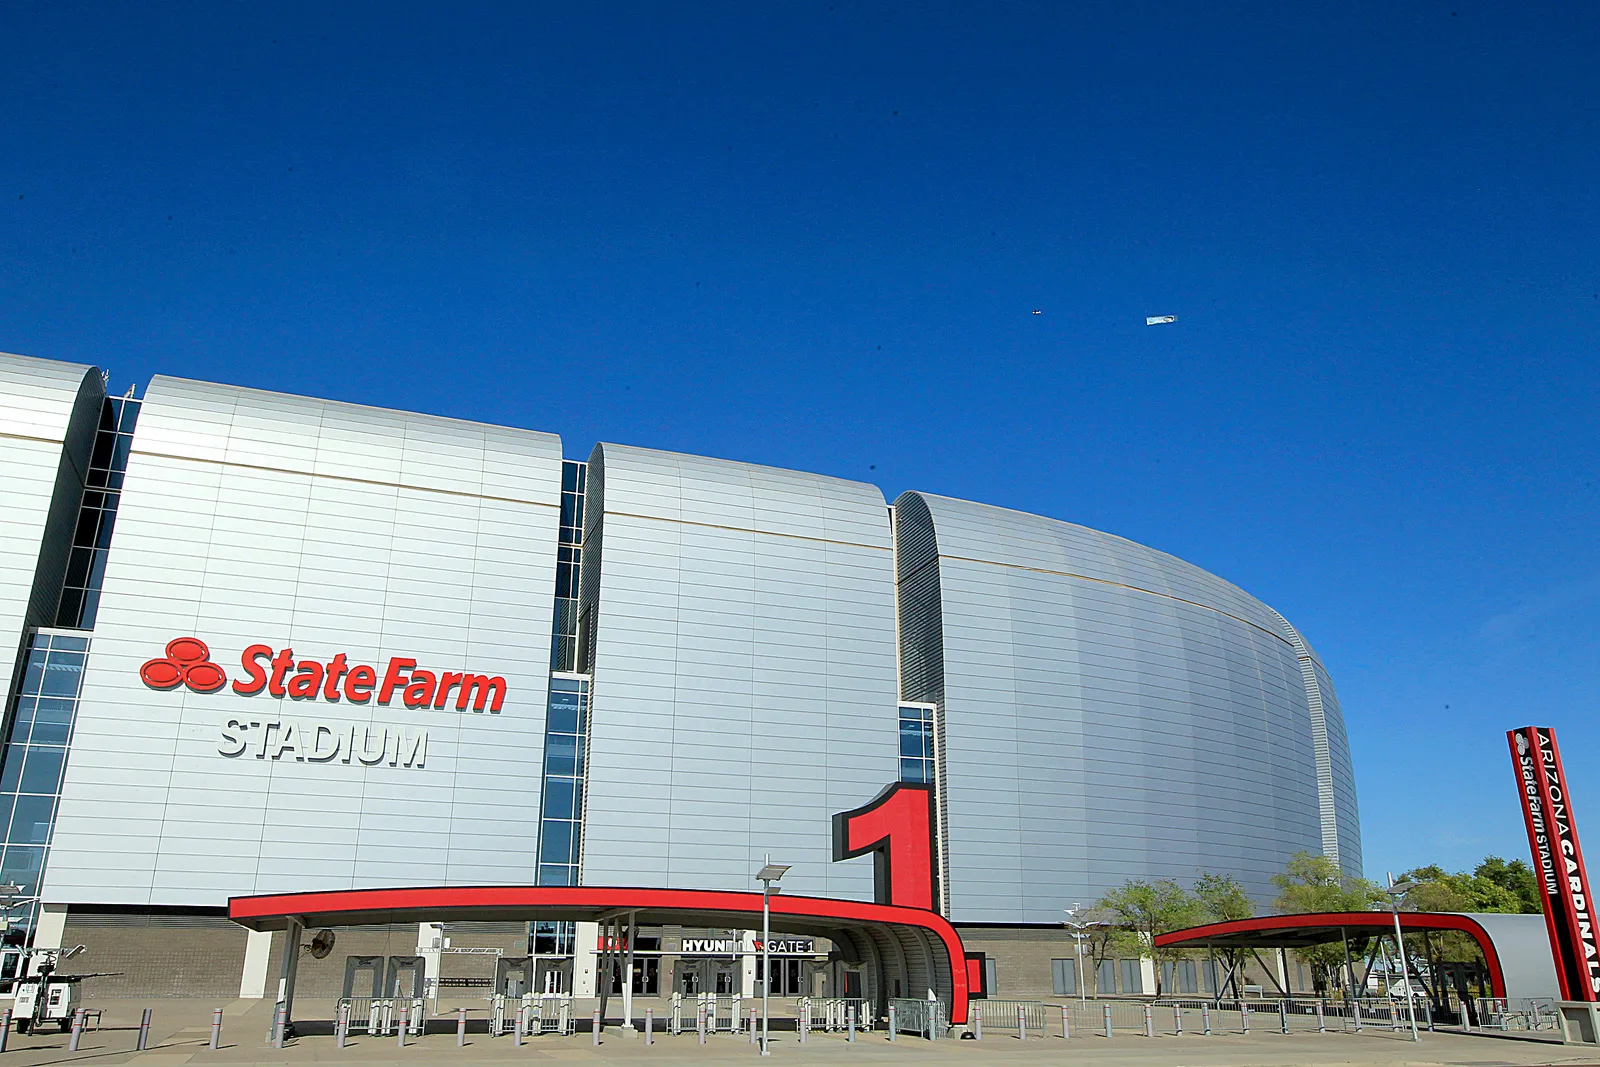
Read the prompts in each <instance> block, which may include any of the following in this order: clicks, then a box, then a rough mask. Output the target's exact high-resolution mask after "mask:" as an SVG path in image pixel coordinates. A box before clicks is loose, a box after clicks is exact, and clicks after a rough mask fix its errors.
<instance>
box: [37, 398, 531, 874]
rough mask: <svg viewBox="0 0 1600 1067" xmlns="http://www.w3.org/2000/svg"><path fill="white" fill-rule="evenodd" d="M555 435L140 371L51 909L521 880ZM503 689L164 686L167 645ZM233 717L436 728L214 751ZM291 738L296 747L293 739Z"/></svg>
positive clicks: (60, 823)
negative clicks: (152, 680)
mask: <svg viewBox="0 0 1600 1067" xmlns="http://www.w3.org/2000/svg"><path fill="white" fill-rule="evenodd" d="M560 480H561V446H560V441H559V439H558V438H556V437H554V436H553V435H549V434H539V433H534V432H531V431H526V430H514V429H509V428H504V427H496V426H487V425H484V424H481V423H471V422H462V421H456V420H451V419H441V418H436V417H433V416H427V415H418V414H412V413H408V412H397V411H385V410H382V409H377V408H367V407H359V406H356V405H350V404H340V403H335V402H331V401H322V400H315V399H309V398H305V397H296V396H287V395H283V394H276V393H263V392H259V391H256V390H250V389H240V388H234V387H229V386H222V385H211V384H207V383H202V382H191V381H185V380H181V379H173V378H164V377H158V378H156V379H155V380H154V381H153V382H152V383H151V385H150V388H149V390H148V392H147V394H146V398H145V402H144V404H143V407H142V410H141V414H140V418H139V423H138V428H137V431H136V433H135V436H134V441H133V450H132V454H131V458H130V460H129V462H128V469H127V477H126V481H125V485H124V490H123V495H122V501H121V506H120V508H119V511H118V517H117V527H116V543H115V548H114V551H113V552H112V553H111V554H110V559H109V563H108V566H107V570H106V576H105V584H104V592H103V596H102V600H101V606H100V613H99V618H98V620H97V622H96V626H95V639H94V653H93V655H92V656H91V657H90V660H89V663H88V668H87V672H86V675H85V680H84V685H83V695H82V706H81V709H80V711H79V713H78V719H77V725H76V727H75V734H74V738H73V745H72V755H71V759H70V760H69V761H68V764H67V771H66V779H65V785H64V790H63V797H62V801H61V806H60V813H59V816H58V820H57V824H56V829H55V837H54V845H53V848H52V853H51V857H50V863H49V868H48V871H47V873H46V877H45V895H46V899H49V900H52V901H59V902H64V903H79V902H85V903H115V904H171V905H214V904H219V903H223V902H225V901H226V899H227V898H228V896H230V895H232V894H244V893H260V892H274V891H282V890H288V889H295V890H306V889H319V888H320V889H341V888H352V887H357V886H363V887H365V886H384V885H417V884H440V883H443V884H458V885H459V884H484V883H494V884H504V883H508V882H519V881H525V880H527V878H528V877H529V876H530V872H532V871H533V869H534V862H533V860H534V857H533V850H534V843H535V842H536V841H537V838H538V815H539V784H540V781H541V763H542V759H543V737H544V718H545V697H546V692H547V688H548V679H549V671H548V665H549V640H550V636H549V635H550V626H551V611H552V603H553V599H554V597H553V594H554V582H555V569H556V568H555V553H556V531H557V526H558V518H559V507H558V505H559V495H560V484H561V481H560ZM181 636H194V637H198V638H200V639H201V640H202V641H205V642H206V643H207V644H208V645H209V646H210V647H211V650H212V658H213V659H214V661H216V662H217V663H219V664H221V665H222V666H223V668H224V669H225V670H227V671H228V673H229V676H230V677H232V678H238V677H240V674H241V668H240V655H241V652H242V651H243V649H244V648H245V647H247V646H249V645H252V644H255V643H258V642H259V643H262V644H268V645H270V646H271V647H273V648H275V649H281V648H285V647H290V648H293V650H294V652H295V656H296V658H297V659H305V660H310V661H317V662H320V663H327V662H328V661H329V660H330V659H331V657H332V656H333V655H334V654H335V653H339V652H343V653H346V654H347V655H348V657H349V661H350V662H351V663H365V664H371V665H373V666H375V667H376V668H377V669H378V670H379V671H382V670H383V669H384V668H385V666H386V665H387V663H388V661H389V659H390V657H408V658H413V659H415V660H416V661H417V664H418V666H419V667H421V668H423V669H428V670H432V671H436V672H442V671H458V672H460V671H469V672H474V673H483V674H486V675H499V676H502V677H504V678H505V679H506V683H507V695H506V698H505V703H504V707H503V710H502V712H501V713H500V714H488V713H486V712H485V713H477V712H473V711H471V710H468V711H466V712H458V711H457V710H456V709H455V707H454V704H453V703H452V704H451V705H449V706H447V708H444V709H434V708H427V709H423V708H405V707H403V706H402V705H401V700H400V699H399V698H398V697H396V698H395V699H394V700H392V702H391V703H389V704H388V705H380V704H379V703H378V702H377V700H376V699H372V700H370V701H369V702H368V703H365V704H362V703H352V702H350V701H348V700H344V699H340V700H337V701H334V700H328V699H314V700H310V699H308V700H291V699H288V698H283V699H278V698H273V697H271V696H270V695H268V694H267V693H266V692H262V693H260V694H257V695H254V696H246V695H241V694H237V693H235V692H233V691H232V690H231V688H229V687H224V688H222V689H220V690H218V691H216V692H211V693H196V692H190V691H187V690H185V689H183V688H181V687H180V688H178V689H174V690H170V691H157V690H153V689H150V688H148V687H146V686H145V685H143V684H142V683H141V682H140V680H139V668H140V666H141V664H143V663H144V662H145V661H147V660H149V659H152V658H154V657H158V656H160V655H161V654H162V651H163V649H164V647H165V645H166V643H167V642H168V641H170V640H172V639H173V638H175V637H181ZM230 718H233V719H237V720H239V721H241V722H245V723H251V722H254V723H255V724H256V726H255V727H252V729H254V730H255V731H256V734H255V735H252V736H258V735H260V736H264V731H265V724H267V723H269V722H278V721H298V722H301V723H308V722H309V723H323V724H332V725H331V727H330V729H338V730H343V729H345V728H347V727H354V728H356V729H358V730H363V731H364V730H365V728H366V727H368V726H369V725H370V726H372V727H373V728H374V729H376V730H378V731H380V734H379V736H393V735H392V734H389V735H384V734H382V733H381V731H384V730H393V731H395V732H398V731H400V730H407V731H411V732H413V735H414V733H415V731H417V730H419V729H426V730H427V732H428V735H429V740H428V748H427V752H426V756H425V761H424V765H423V766H411V767H404V766H391V765H390V764H389V763H388V762H387V761H383V762H380V763H378V764H376V765H370V766H363V765H362V764H361V763H360V762H359V761H352V762H349V763H346V762H344V761H343V760H332V761H327V762H314V761H311V760H304V761H302V760H300V759H297V758H295V757H296V755H297V754H299V753H291V754H289V755H287V756H284V757H283V758H278V759H272V758H257V754H256V753H257V750H256V749H255V747H254V746H252V747H251V749H250V751H248V752H246V753H242V754H240V755H238V756H236V757H233V758H230V757H228V756H226V755H223V754H222V753H221V752H220V751H219V749H220V745H221V741H222V737H221V730H222V728H223V727H224V726H225V725H226V724H227V723H228V722H229V720H230ZM302 751H303V750H302Z"/></svg>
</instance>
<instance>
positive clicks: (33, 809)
mask: <svg viewBox="0 0 1600 1067" xmlns="http://www.w3.org/2000/svg"><path fill="white" fill-rule="evenodd" d="M55 807H56V798H55V797H30V796H19V797H18V798H17V808H16V811H15V812H14V813H13V814H12V816H11V835H10V836H9V837H8V838H7V840H8V841H9V842H11V843H13V844H23V845H46V844H49V843H50V819H51V816H52V815H53V814H54V813H55Z"/></svg>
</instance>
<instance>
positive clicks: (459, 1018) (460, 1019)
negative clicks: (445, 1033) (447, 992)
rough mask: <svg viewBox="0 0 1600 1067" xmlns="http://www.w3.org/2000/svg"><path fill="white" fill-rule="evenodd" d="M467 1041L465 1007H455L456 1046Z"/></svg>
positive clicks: (458, 1046)
mask: <svg viewBox="0 0 1600 1067" xmlns="http://www.w3.org/2000/svg"><path fill="white" fill-rule="evenodd" d="M466 1043H467V1009H466V1008H457V1009H456V1048H461V1047H462V1046H463V1045H465V1044H466Z"/></svg>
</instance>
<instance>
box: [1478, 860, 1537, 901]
mask: <svg viewBox="0 0 1600 1067" xmlns="http://www.w3.org/2000/svg"><path fill="white" fill-rule="evenodd" d="M1472 876H1473V877H1474V878H1478V879H1481V880H1482V881H1486V882H1492V883H1494V884H1495V885H1497V886H1499V887H1500V888H1502V889H1504V890H1507V891H1508V892H1509V893H1510V894H1511V895H1512V896H1513V897H1515V898H1516V901H1517V908H1516V910H1517V911H1519V912H1521V913H1523V914H1524V915H1537V914H1538V913H1539V912H1542V911H1544V900H1543V899H1542V898H1541V897H1540V895H1539V880H1538V879H1537V878H1535V877H1534V874H1533V868H1532V867H1530V866H1528V865H1527V864H1526V863H1524V862H1522V861H1521V860H1512V861H1511V862H1509V863H1507V862H1506V861H1505V860H1503V859H1501V858H1500V857H1499V856H1485V857H1483V862H1482V863H1480V864H1478V866H1477V869H1476V870H1474V871H1473V872H1472ZM1507 910H1508V911H1509V910H1511V909H1509V908H1508V909H1507Z"/></svg>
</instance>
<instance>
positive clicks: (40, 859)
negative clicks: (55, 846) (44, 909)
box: [0, 797, 44, 917]
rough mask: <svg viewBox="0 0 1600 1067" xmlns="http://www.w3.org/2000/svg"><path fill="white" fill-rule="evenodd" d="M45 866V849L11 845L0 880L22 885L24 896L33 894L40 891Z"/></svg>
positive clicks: (0, 862) (14, 914)
mask: <svg viewBox="0 0 1600 1067" xmlns="http://www.w3.org/2000/svg"><path fill="white" fill-rule="evenodd" d="M6 800H7V801H9V800H10V798H9V797H7V798H6ZM43 868H44V849H42V848H39V847H37V846H30V845H23V846H20V847H19V846H17V845H9V846H7V847H6V854H5V858H4V859H3V860H0V881H5V882H12V883H14V884H16V885H20V886H22V895H23V896H32V895H35V894H37V893H38V892H39V872H40V871H41V870H42V869H43ZM12 915H13V917H15V916H16V915H17V912H12Z"/></svg>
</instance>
